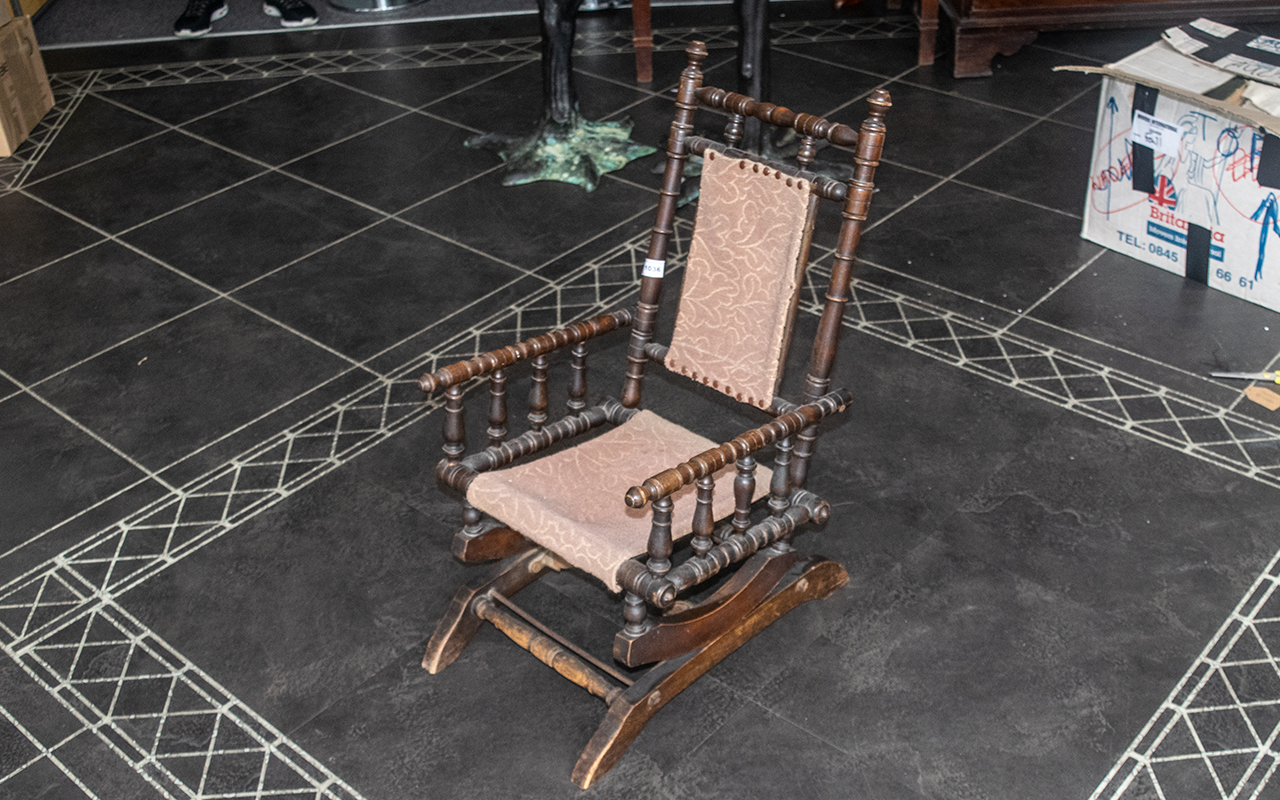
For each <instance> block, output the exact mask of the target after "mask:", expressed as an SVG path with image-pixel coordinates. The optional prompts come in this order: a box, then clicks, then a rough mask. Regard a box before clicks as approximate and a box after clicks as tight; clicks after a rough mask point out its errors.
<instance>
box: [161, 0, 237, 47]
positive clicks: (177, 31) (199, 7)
mask: <svg viewBox="0 0 1280 800" xmlns="http://www.w3.org/2000/svg"><path fill="white" fill-rule="evenodd" d="M226 15H227V0H191V1H190V2H189V3H187V10H186V11H183V12H182V16H180V17H178V21H177V22H175V23H173V35H174V36H181V37H182V38H184V39H187V38H190V37H192V36H204V35H205V34H206V33H208V32H209V31H211V30H213V21H214V20H215V19H222V18H223V17H225V16H226Z"/></svg>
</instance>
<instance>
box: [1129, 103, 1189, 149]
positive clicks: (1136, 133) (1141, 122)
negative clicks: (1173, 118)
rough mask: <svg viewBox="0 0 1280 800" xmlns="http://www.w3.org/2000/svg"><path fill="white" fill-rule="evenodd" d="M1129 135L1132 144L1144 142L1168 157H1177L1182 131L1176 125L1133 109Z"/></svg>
mask: <svg viewBox="0 0 1280 800" xmlns="http://www.w3.org/2000/svg"><path fill="white" fill-rule="evenodd" d="M1130 136H1131V138H1132V139H1133V143H1134V144H1144V145H1146V146H1147V147H1150V148H1151V149H1152V150H1154V151H1156V152H1157V153H1163V154H1164V155H1166V156H1169V157H1170V158H1177V157H1178V144H1179V142H1181V140H1182V131H1181V130H1179V129H1178V126H1177V125H1171V124H1169V123H1168V122H1165V121H1164V120H1162V119H1156V118H1155V117H1153V116H1151V115H1149V114H1144V113H1143V112H1141V111H1135V112H1133V131H1132V133H1131V134H1130Z"/></svg>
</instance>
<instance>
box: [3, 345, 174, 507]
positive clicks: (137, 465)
mask: <svg viewBox="0 0 1280 800" xmlns="http://www.w3.org/2000/svg"><path fill="white" fill-rule="evenodd" d="M0 377H4V378H6V379H8V380H10V381H12V382H13V383H16V384H18V385H19V386H22V384H21V383H19V382H18V381H17V380H16V379H15V378H14V377H13V376H12V375H10V374H8V373H7V372H5V371H4V370H0ZM22 391H23V394H25V395H26V396H27V397H30V398H31V399H32V400H35V401H36V402H37V403H39V404H40V405H42V406H44V407H45V408H47V409H49V410H50V411H52V412H53V413H55V414H57V415H58V416H59V417H62V418H63V419H64V420H66V421H67V422H70V423H71V424H72V425H74V426H75V427H76V428H77V429H79V430H80V431H81V432H82V433H84V434H85V435H86V436H88V437H89V438H91V439H93V440H94V441H95V442H97V443H98V444H100V445H102V446H103V447H105V448H106V449H107V450H109V451H111V452H112V453H114V454H115V455H116V456H118V457H119V458H120V459H121V460H123V461H124V462H125V463H127V464H128V465H129V466H131V467H133V468H134V469H136V470H138V471H139V472H141V473H142V474H143V475H145V476H146V477H148V478H150V479H151V480H153V481H155V482H156V483H158V484H160V485H161V486H163V487H164V488H165V489H167V490H169V491H174V490H175V489H174V487H173V486H172V485H171V484H170V483H169V482H168V481H166V480H165V479H163V478H161V477H160V476H159V475H158V474H156V473H155V472H153V471H152V470H151V469H150V468H149V467H147V466H146V465H145V464H143V463H142V462H140V461H138V460H137V459H135V458H134V457H133V456H131V455H129V454H128V453H126V452H124V451H123V450H121V449H120V448H118V447H116V446H115V445H114V444H112V443H111V442H109V441H107V440H106V439H104V438H103V437H102V436H100V435H98V433H97V432H96V431H94V430H92V429H91V428H89V427H88V426H87V425H84V424H83V423H81V422H80V421H79V420H78V419H76V418H75V417H73V416H71V415H70V414H68V413H67V412H65V411H63V410H62V409H60V408H58V407H57V406H55V405H54V404H53V403H51V402H49V401H48V400H47V399H45V398H44V397H42V396H41V395H39V394H37V393H36V392H34V391H33V390H32V389H31V388H29V387H26V386H22ZM135 485H136V484H135ZM59 524H61V523H59Z"/></svg>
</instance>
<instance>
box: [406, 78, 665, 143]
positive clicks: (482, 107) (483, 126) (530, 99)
mask: <svg viewBox="0 0 1280 800" xmlns="http://www.w3.org/2000/svg"><path fill="white" fill-rule="evenodd" d="M574 83H575V85H576V87H577V91H578V103H579V109H580V111H581V113H582V116H583V117H584V118H585V119H590V120H598V119H602V118H604V117H607V116H609V115H610V114H613V113H615V112H617V111H618V110H619V109H621V108H625V107H627V106H630V105H632V104H634V103H637V102H640V101H641V100H643V99H645V97H646V96H647V94H648V93H647V92H645V91H643V90H641V89H640V88H631V87H628V86H620V85H618V84H616V83H612V82H609V81H604V80H600V79H599V78H595V77H593V76H591V75H577V76H575V81H574ZM543 103H544V101H543V95H542V71H541V67H540V65H539V64H537V63H529V64H525V65H523V66H521V67H519V68H518V69H513V70H510V71H508V72H503V73H500V74H498V75H495V76H494V77H493V78H491V79H489V80H487V81H485V82H483V83H481V84H478V85H476V86H473V87H471V88H469V89H467V90H466V91H462V92H458V93H457V94H454V95H451V96H449V97H446V98H444V99H442V100H440V101H439V102H436V103H432V104H431V105H430V106H428V107H427V109H426V110H428V111H430V112H431V113H432V114H434V115H436V116H439V117H442V118H444V119H447V120H449V121H451V122H455V123H457V124H459V125H462V126H464V127H467V128H471V129H473V130H475V131H479V132H483V133H489V132H491V131H492V132H497V133H506V134H523V133H528V132H530V131H532V130H533V129H534V127H535V126H536V125H537V123H538V121H539V120H540V119H541V118H542V115H543ZM496 158H497V157H496V156H494V159H495V160H496Z"/></svg>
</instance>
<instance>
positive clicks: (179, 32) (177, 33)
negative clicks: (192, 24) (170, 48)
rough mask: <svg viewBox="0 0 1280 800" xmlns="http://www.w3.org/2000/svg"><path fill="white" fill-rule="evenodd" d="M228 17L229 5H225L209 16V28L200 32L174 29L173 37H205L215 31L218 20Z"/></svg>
mask: <svg viewBox="0 0 1280 800" xmlns="http://www.w3.org/2000/svg"><path fill="white" fill-rule="evenodd" d="M226 15H227V4H226V3H223V4H222V6H221V7H220V8H215V9H214V10H213V13H212V14H210V15H209V27H207V28H205V29H204V30H199V31H197V30H192V29H191V28H181V29H179V28H174V29H173V35H174V36H177V37H178V38H179V39H194V38H195V37H197V36H204V35H205V34H206V33H208V32H209V31H211V30H213V23H214V22H217V21H218V20H220V19H222V18H223V17H225V16H226Z"/></svg>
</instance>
